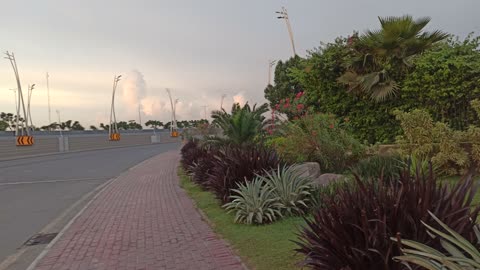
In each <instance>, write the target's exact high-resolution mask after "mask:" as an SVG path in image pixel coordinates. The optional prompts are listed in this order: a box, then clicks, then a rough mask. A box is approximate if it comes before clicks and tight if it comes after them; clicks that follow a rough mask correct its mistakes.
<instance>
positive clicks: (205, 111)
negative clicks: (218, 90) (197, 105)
mask: <svg viewBox="0 0 480 270" xmlns="http://www.w3.org/2000/svg"><path fill="white" fill-rule="evenodd" d="M201 107H202V108H203V110H204V114H205V118H204V119H205V120H207V108H208V105H204V106H201Z"/></svg>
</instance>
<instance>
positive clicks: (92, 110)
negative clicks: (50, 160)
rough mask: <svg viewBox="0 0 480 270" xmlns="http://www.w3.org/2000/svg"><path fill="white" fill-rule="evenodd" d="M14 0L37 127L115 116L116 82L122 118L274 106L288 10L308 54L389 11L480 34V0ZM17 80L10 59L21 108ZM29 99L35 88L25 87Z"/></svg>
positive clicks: (5, 28)
mask: <svg viewBox="0 0 480 270" xmlns="http://www.w3.org/2000/svg"><path fill="white" fill-rule="evenodd" d="M0 2H2V5H1V10H2V15H1V16H0V36H1V37H2V39H1V41H0V50H1V51H2V52H5V51H10V52H14V53H15V56H16V60H17V65H18V69H19V72H20V79H21V85H22V89H23V91H24V93H26V92H27V88H28V85H29V84H35V85H36V86H35V89H34V90H33V94H32V101H31V108H32V109H31V113H32V120H33V123H34V125H36V126H42V125H45V124H47V123H48V120H49V119H48V118H49V114H48V105H47V104H48V98H47V87H46V72H48V73H49V85H50V96H51V121H52V122H54V121H58V118H57V114H56V111H57V110H58V111H59V112H60V117H61V121H65V120H68V119H72V120H78V121H80V122H81V123H82V124H83V125H84V126H87V127H88V126H89V125H97V126H98V124H99V123H100V122H103V123H108V122H109V116H110V103H111V98H112V85H113V78H114V76H115V75H122V80H121V81H120V82H119V84H118V88H117V94H116V97H115V98H116V101H115V109H116V112H117V119H118V120H136V121H137V122H138V121H139V111H140V117H141V119H142V122H145V121H146V120H149V119H154V120H161V121H168V120H169V119H170V116H171V110H170V103H169V100H168V95H167V93H166V91H165V88H169V89H171V92H172V95H173V98H174V99H177V98H178V100H179V103H178V104H177V119H178V120H190V119H200V118H204V114H205V111H204V107H202V106H208V107H207V116H208V112H209V111H211V110H217V109H219V108H220V102H221V96H222V95H223V94H225V95H227V96H226V98H225V101H224V107H225V108H229V107H230V106H231V104H232V103H233V102H234V101H235V102H240V103H245V102H247V101H248V102H249V103H250V104H253V103H261V102H265V99H264V97H263V90H264V89H265V86H266V85H267V83H268V63H269V60H270V59H275V60H286V59H288V58H289V57H291V56H292V49H291V45H290V41H289V38H288V33H287V29H286V26H285V22H284V21H283V20H278V19H276V14H275V11H277V10H280V9H281V7H282V6H285V7H286V8H287V10H288V13H289V17H290V21H291V25H292V28H293V33H294V39H295V45H296V48H297V53H298V54H299V55H300V56H305V55H306V54H307V51H308V50H311V49H313V48H315V47H318V46H319V45H320V43H321V42H331V41H333V40H334V39H335V38H336V37H338V36H348V35H350V34H351V33H352V32H353V31H354V30H357V31H360V32H363V31H365V30H367V29H377V28H379V24H378V16H382V17H383V16H401V15H404V14H410V15H412V16H414V17H422V16H429V17H431V19H432V21H431V23H430V24H429V26H428V29H441V30H443V31H445V32H448V33H451V34H454V35H457V36H460V37H461V38H463V37H465V36H466V35H467V34H468V33H470V32H475V33H477V34H478V33H480V16H478V11H479V10H480V1H479V0H456V1H451V0H402V1H400V0H396V1H392V0H362V1H359V0H328V1H327V0H302V1H300V0H290V1H288V0H283V1H281V0H277V1H274V0H261V1H260V0H242V1H240V0H237V1H234V0H202V1H199V0H175V1H173V0H170V1H164V0H129V1H126V0H115V1H113V0H81V1H78V0H76V1H72V0H42V1H38V0H29V1H24V0H15V1H7V0H0ZM13 88H16V81H15V77H14V73H13V70H12V67H11V65H10V63H9V61H8V60H7V59H2V60H1V61H0V112H2V111H3V112H14V110H15V98H14V92H13V91H10V90H9V89H13ZM24 95H25V96H26V94H24Z"/></svg>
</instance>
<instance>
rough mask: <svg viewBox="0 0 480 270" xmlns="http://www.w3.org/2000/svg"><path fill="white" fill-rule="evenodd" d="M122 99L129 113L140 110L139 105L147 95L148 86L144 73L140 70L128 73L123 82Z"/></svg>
mask: <svg viewBox="0 0 480 270" xmlns="http://www.w3.org/2000/svg"><path fill="white" fill-rule="evenodd" d="M121 86H122V87H121V92H122V101H123V103H124V105H126V111H127V112H129V113H132V112H138V106H139V105H141V103H142V99H144V98H145V97H146V95H147V87H146V83H145V79H144V78H143V74H142V73H141V72H140V71H138V70H132V71H131V72H129V73H127V75H126V76H125V80H123V81H122V84H121Z"/></svg>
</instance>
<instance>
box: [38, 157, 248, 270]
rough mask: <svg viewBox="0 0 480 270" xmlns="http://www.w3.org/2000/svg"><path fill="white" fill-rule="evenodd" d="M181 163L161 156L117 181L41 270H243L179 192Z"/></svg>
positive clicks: (47, 257)
mask: <svg viewBox="0 0 480 270" xmlns="http://www.w3.org/2000/svg"><path fill="white" fill-rule="evenodd" d="M178 160H179V155H178V152H168V153H164V154H160V155H158V156H156V157H153V158H151V159H149V160H147V161H145V162H143V163H142V164H140V165H138V166H136V167H134V168H132V169H131V170H130V171H128V172H127V173H125V174H123V175H122V176H120V177H119V178H118V179H116V180H115V181H114V182H113V183H112V184H110V185H109V186H108V187H106V189H105V190H104V191H103V192H102V193H100V194H99V196H98V197H97V198H96V199H95V200H94V201H93V202H92V203H91V204H90V205H89V206H88V207H87V208H86V209H85V211H84V212H83V213H82V214H81V215H80V216H79V217H78V218H77V219H76V220H75V221H74V222H73V224H72V225H71V226H70V227H69V228H68V229H67V230H66V231H65V233H64V234H63V235H61V236H60V238H59V239H58V241H57V242H55V243H54V244H53V246H52V247H51V249H50V250H49V251H48V253H47V254H46V255H45V257H43V258H42V259H41V260H40V262H39V263H38V264H37V266H36V267H35V269H38V270H47V269H52V270H53V269H54V270H62V269H69V270H80V269H82V270H83V269H115V270H122V269H125V270H127V269H128V270H149V269H155V270H157V269H221V270H229V269H243V267H242V264H241V263H240V261H239V260H238V258H237V257H235V255H234V254H233V253H232V251H231V249H230V248H229V247H227V245H226V244H225V242H224V241H223V240H221V239H219V238H218V237H217V236H216V235H215V234H214V233H213V231H212V230H211V228H210V227H209V226H208V225H207V224H206V223H205V222H204V221H203V220H202V219H201V216H200V214H199V213H198V212H197V211H196V210H195V208H194V205H193V203H192V201H191V200H190V199H189V198H188V197H187V195H186V194H185V192H184V191H183V190H182V189H181V188H180V187H179V186H178V177H177V173H176V167H177V165H178Z"/></svg>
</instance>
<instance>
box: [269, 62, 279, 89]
mask: <svg viewBox="0 0 480 270" xmlns="http://www.w3.org/2000/svg"><path fill="white" fill-rule="evenodd" d="M276 62H277V60H270V61H268V84H267V85H271V84H272V68H273V66H275V63H276Z"/></svg>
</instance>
